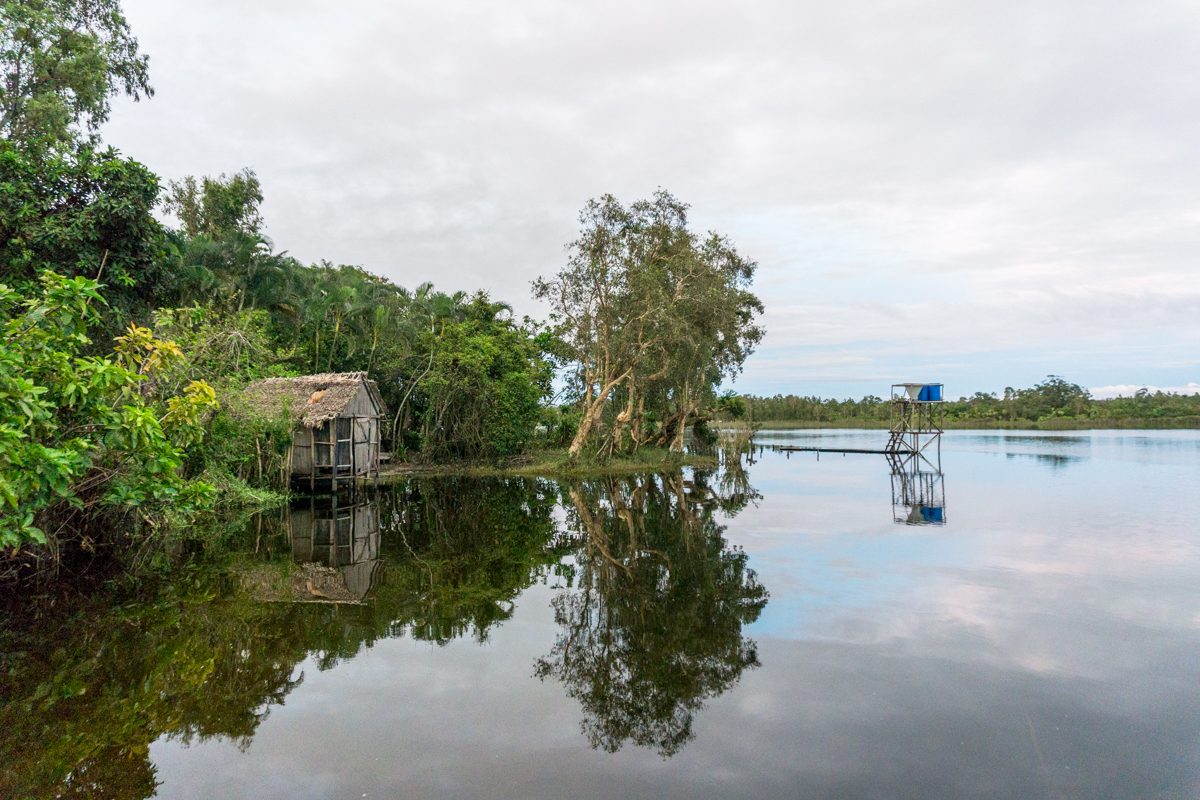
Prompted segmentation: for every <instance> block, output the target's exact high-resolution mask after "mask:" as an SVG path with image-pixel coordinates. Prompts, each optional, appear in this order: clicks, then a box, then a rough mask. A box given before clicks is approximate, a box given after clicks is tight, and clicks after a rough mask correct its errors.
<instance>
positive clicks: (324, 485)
mask: <svg viewBox="0 0 1200 800" xmlns="http://www.w3.org/2000/svg"><path fill="white" fill-rule="evenodd" d="M241 401H242V404H243V405H244V406H246V407H249V408H253V409H255V410H256V412H258V413H265V414H268V415H271V416H276V415H284V416H286V417H287V418H288V419H290V420H292V421H293V423H294V424H295V426H296V427H295V431H294V432H293V434H292V448H291V453H290V454H289V456H288V464H289V467H290V470H289V471H290V473H291V479H292V484H293V485H294V486H297V487H299V488H305V487H307V488H308V489H310V490H312V491H316V490H317V489H320V490H322V491H325V490H331V491H337V489H338V486H339V485H343V486H345V485H347V484H351V485H352V484H354V483H355V482H356V481H357V480H359V479H364V478H376V479H377V478H378V476H379V455H380V453H379V449H380V431H381V430H382V425H383V420H384V419H385V418H386V417H387V407H386V406H385V405H384V403H383V397H381V396H380V394H379V387H377V386H376V385H375V381H373V380H370V379H369V378H367V373H365V372H337V373H326V374H322V375H304V376H302V377H299V378H265V379H263V380H260V381H255V382H254V383H252V384H250V385H249V386H247V387H246V389H245V391H244V392H243V393H242V398H241Z"/></svg>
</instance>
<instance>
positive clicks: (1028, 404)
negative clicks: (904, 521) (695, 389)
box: [743, 375, 1200, 423]
mask: <svg viewBox="0 0 1200 800" xmlns="http://www.w3.org/2000/svg"><path fill="white" fill-rule="evenodd" d="M743 399H744V400H745V401H746V418H747V419H748V420H750V421H752V422H813V423H828V422H838V421H850V420H855V421H866V420H878V421H880V422H886V421H887V420H888V419H889V416H890V410H889V408H888V405H889V404H888V401H887V400H886V399H884V398H882V397H876V396H874V395H867V396H866V397H864V398H862V399H861V400H853V399H847V400H834V399H824V398H820V397H816V396H812V397H797V396H795V395H791V394H789V395H781V394H777V395H775V396H774V397H756V396H754V395H744V396H743ZM945 412H946V420H947V421H948V422H953V421H958V420H962V421H968V420H970V421H981V422H996V423H1002V422H1017V421H1030V422H1042V421H1046V420H1053V419H1076V420H1088V419H1094V420H1098V421H1103V420H1114V421H1115V420H1123V419H1135V418H1137V419H1155V418H1164V419H1169V418H1176V417H1193V416H1200V394H1194V395H1183V394H1172V393H1165V392H1153V393H1151V392H1149V391H1147V390H1145V389H1142V390H1140V391H1138V392H1137V394H1135V395H1134V396H1132V397H1117V398H1113V399H1110V400H1097V399H1095V398H1093V397H1092V396H1091V393H1090V392H1089V391H1088V390H1087V389H1085V388H1083V387H1082V386H1080V385H1078V384H1075V383H1070V382H1068V381H1066V380H1065V379H1063V378H1062V377H1060V376H1058V375H1050V376H1048V377H1047V378H1046V380H1044V381H1042V382H1041V383H1039V384H1037V385H1036V386H1034V387H1033V388H1031V389H1013V388H1012V387H1009V388H1006V389H1005V390H1004V394H1003V395H1002V396H1001V395H996V394H986V393H984V392H976V393H975V394H974V395H973V396H971V397H960V398H959V399H958V400H950V401H948V402H947V403H946V406H945Z"/></svg>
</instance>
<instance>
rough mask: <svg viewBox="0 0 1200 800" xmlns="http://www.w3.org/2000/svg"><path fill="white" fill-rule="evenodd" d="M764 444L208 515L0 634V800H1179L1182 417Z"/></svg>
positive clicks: (1196, 787) (1189, 436)
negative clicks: (598, 470)
mask: <svg viewBox="0 0 1200 800" xmlns="http://www.w3.org/2000/svg"><path fill="white" fill-rule="evenodd" d="M886 435H887V434H886V432H885V431H870V430H856V431H836V430H820V431H777V432H771V431H765V432H762V433H761V434H760V435H759V436H758V438H757V439H756V443H757V444H758V445H762V446H763V449H761V450H756V451H755V453H754V455H753V457H752V458H750V459H749V461H748V462H746V463H743V462H738V463H732V462H731V463H730V464H729V465H728V467H727V468H726V469H723V470H718V471H714V472H705V471H699V470H692V469H684V470H682V471H680V472H677V473H674V474H667V475H660V476H621V477H604V478H593V479H586V480H581V481H575V482H563V483H558V482H555V481H551V480H542V479H503V480H502V479H466V478H436V479H435V478H418V479H412V480H410V481H408V482H407V483H404V484H400V485H397V486H394V487H389V488H385V489H384V490H381V492H380V494H379V496H378V497H369V498H367V499H365V500H363V499H360V500H359V501H358V502H356V503H351V502H349V501H348V500H347V501H344V502H343V503H342V504H341V505H340V506H339V507H338V508H336V509H334V508H332V507H330V506H329V505H328V504H325V505H316V504H311V505H306V504H304V503H301V504H298V505H296V506H294V507H292V508H291V509H286V510H281V511H278V512H271V513H269V514H264V515H262V516H259V517H250V518H247V519H240V520H232V521H230V520H225V521H222V523H221V524H214V525H212V526H209V527H207V528H205V529H204V530H202V531H197V532H196V533H195V535H194V536H192V537H189V538H188V539H186V540H185V541H182V542H180V543H178V545H176V546H175V547H174V548H172V550H171V551H170V552H166V553H160V554H156V555H153V556H147V557H146V561H147V562H148V563H147V564H146V565H143V566H144V567H145V568H146V569H149V570H152V571H154V570H156V571H155V572H154V574H155V575H156V576H158V577H156V578H154V579H142V580H139V581H136V582H134V581H128V580H126V581H122V580H119V579H118V580H114V581H113V582H112V584H111V585H110V587H109V589H108V591H107V592H106V593H104V594H103V595H101V596H99V597H94V598H87V599H80V600H79V601H77V602H65V601H64V602H60V603H56V604H55V605H54V606H53V607H45V608H42V609H40V610H39V612H38V614H39V616H38V617H37V619H29V620H26V621H25V622H24V623H22V625H20V626H14V627H13V628H11V629H9V630H6V631H4V633H3V639H2V640H0V644H2V646H3V648H2V649H3V657H4V661H5V664H4V667H5V671H4V674H6V675H7V677H6V678H4V679H3V680H4V681H5V689H4V695H3V698H4V701H5V707H4V711H3V720H0V721H2V722H3V728H2V729H0V747H2V749H3V751H4V753H5V754H6V755H5V758H4V759H3V761H4V766H3V769H4V780H5V782H6V784H7V788H6V791H5V796H61V797H130V798H133V797H137V798H141V797H148V796H158V797H164V798H212V797H223V798H240V797H245V798H287V800H300V799H301V798H364V797H366V798H399V797H423V798H428V797H446V798H474V797H488V798H508V797H512V798H526V797H546V798H550V797H553V798H576V797H579V798H591V797H596V798H600V797H655V798H661V797H688V798H695V797H713V798H716V797H722V798H723V797H755V798H775V797H780V798H783V797H788V798H792V797H805V798H940V797H945V798H1040V797H1045V798H1077V797H1078V798H1196V797H1200V525H1198V524H1197V520H1198V519H1200V431H1096V432H1077V433H1076V432H1072V433H1053V434H1051V433H1039V432H1036V431H1033V432H1031V431H1020V432H1017V431H1011V432H1003V431H988V432H972V431H953V432H948V433H947V434H945V436H944V437H943V440H942V446H941V454H940V467H941V471H940V472H938V471H936V469H935V467H936V466H937V461H938V459H937V458H936V457H935V458H933V459H932V460H933V462H934V463H932V464H928V463H927V464H923V465H921V467H920V469H919V470H915V471H914V470H913V469H912V468H911V467H904V466H901V467H899V468H898V467H897V466H896V465H894V464H892V463H891V462H889V460H888V459H887V458H885V457H884V456H882V455H864V454H851V455H840V454H833V453H822V454H820V455H819V456H818V455H817V454H815V453H790V454H785V453H782V452H774V451H772V450H771V449H770V447H771V446H772V445H797V446H815V447H828V448H855V449H873V448H879V447H881V446H882V445H883V443H884V442H885V440H886Z"/></svg>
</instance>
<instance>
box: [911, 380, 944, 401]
mask: <svg viewBox="0 0 1200 800" xmlns="http://www.w3.org/2000/svg"><path fill="white" fill-rule="evenodd" d="M917 399H918V400H923V401H925V402H927V403H936V402H938V401H940V400H941V399H942V387H941V386H937V385H934V384H927V385H925V386H922V387H921V393H920V394H919V395H917Z"/></svg>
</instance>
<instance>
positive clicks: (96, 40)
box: [0, 0, 154, 144]
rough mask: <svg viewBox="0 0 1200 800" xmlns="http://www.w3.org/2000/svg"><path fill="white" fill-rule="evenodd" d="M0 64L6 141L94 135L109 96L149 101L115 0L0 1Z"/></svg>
mask: <svg viewBox="0 0 1200 800" xmlns="http://www.w3.org/2000/svg"><path fill="white" fill-rule="evenodd" d="M0 62H2V65H3V70H4V78H3V84H2V85H0V131H2V132H3V135H4V137H5V138H6V139H8V140H10V141H15V142H22V143H32V142H37V141H41V142H45V143H49V144H63V143H67V142H70V141H72V140H76V139H78V138H79V137H80V136H81V135H82V134H83V133H85V132H86V133H89V134H93V135H94V134H95V132H96V130H97V129H98V128H99V126H100V124H101V123H103V122H104V121H105V120H107V119H108V115H109V111H110V104H109V100H110V98H112V97H113V96H115V95H117V94H119V93H122V92H123V93H124V94H126V95H128V96H130V97H132V98H133V99H134V100H135V101H136V100H140V99H141V98H142V96H146V97H151V96H153V95H154V89H153V88H151V86H150V81H149V77H148V66H149V57H148V56H146V55H143V54H141V53H139V52H138V42H137V39H135V38H134V37H133V35H132V34H131V33H130V31H129V24H128V23H127V22H126V21H125V16H124V15H123V14H122V13H121V4H120V2H119V0H5V2H3V3H2V4H0Z"/></svg>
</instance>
